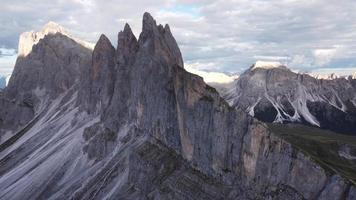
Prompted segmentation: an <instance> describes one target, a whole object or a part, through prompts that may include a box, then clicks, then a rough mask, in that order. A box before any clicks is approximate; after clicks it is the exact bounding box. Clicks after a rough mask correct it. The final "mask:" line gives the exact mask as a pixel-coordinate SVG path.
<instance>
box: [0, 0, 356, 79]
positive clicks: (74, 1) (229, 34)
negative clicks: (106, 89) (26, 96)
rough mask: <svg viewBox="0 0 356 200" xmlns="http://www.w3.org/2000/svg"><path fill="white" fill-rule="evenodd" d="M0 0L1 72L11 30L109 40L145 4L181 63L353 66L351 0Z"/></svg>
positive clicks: (9, 56)
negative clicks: (52, 25) (59, 30)
mask: <svg viewBox="0 0 356 200" xmlns="http://www.w3.org/2000/svg"><path fill="white" fill-rule="evenodd" d="M197 2H198V1H193V0H181V1H179V0H130V1H127V0H125V1H123V0H122V1H121V0H106V1H99V0H26V1H23V0H0V4H1V6H0V74H7V73H10V72H11V70H12V68H13V65H14V62H15V60H16V51H17V45H18V37H19V35H20V34H21V33H22V32H24V31H29V30H40V29H41V27H42V26H43V25H44V24H46V23H47V22H48V21H55V22H57V23H59V24H61V25H62V26H64V27H65V28H66V29H67V30H68V31H69V32H70V33H71V34H72V35H73V36H76V37H78V38H82V39H84V40H87V41H90V42H94V43H95V42H96V40H97V39H98V37H99V35H100V34H101V33H104V34H106V35H107V36H108V37H109V38H110V39H111V41H112V43H113V44H116V37H117V33H118V32H119V31H120V30H121V29H122V28H123V26H124V23H125V22H128V23H129V24H130V25H131V27H132V28H133V30H134V33H135V34H136V36H138V34H139V33H140V29H141V20H142V15H143V13H144V12H145V11H148V12H150V13H151V14H152V16H153V17H154V18H155V19H156V20H157V22H158V23H162V24H164V23H169V24H170V27H171V29H172V32H173V34H174V36H175V37H176V40H177V42H178V43H179V46H180V48H181V51H182V54H183V57H184V60H185V63H186V65H187V66H189V67H192V68H194V69H196V70H205V71H220V72H230V73H239V72H241V71H243V70H245V69H246V68H248V67H249V66H250V65H252V64H253V63H254V62H255V61H256V60H267V61H268V60H271V61H279V62H281V63H284V64H287V65H288V66H289V67H290V68H293V69H295V70H299V71H303V72H313V71H318V72H326V73H331V72H339V73H350V72H352V71H356V12H355V11H356V1H354V0H275V1H273V0H215V1H210V0H199V3H197Z"/></svg>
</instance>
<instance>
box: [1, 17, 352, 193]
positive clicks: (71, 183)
mask: <svg viewBox="0 0 356 200" xmlns="http://www.w3.org/2000/svg"><path fill="white" fill-rule="evenodd" d="M142 22H143V26H142V27H143V28H142V33H141V34H140V36H139V39H138V40H137V39H136V38H135V36H134V35H133V34H132V32H131V31H130V28H129V26H128V25H127V26H126V25H125V28H124V30H123V31H122V32H119V34H118V39H119V42H118V44H117V47H116V48H115V47H113V46H112V44H111V43H110V41H108V39H107V38H106V36H104V35H102V36H101V37H100V38H99V40H98V42H97V44H96V46H95V48H94V50H93V52H91V51H90V50H88V49H86V48H83V47H82V46H81V45H79V44H77V43H75V42H74V43H73V40H71V39H70V38H68V37H66V36H63V35H61V34H59V33H57V34H55V35H48V36H45V38H44V39H43V40H41V41H40V42H39V43H38V44H36V45H35V46H34V47H33V48H32V49H33V51H31V53H30V54H29V55H28V56H26V57H24V58H21V59H19V61H18V62H17V63H16V66H15V71H14V74H13V77H12V78H11V81H10V83H9V87H7V88H6V90H5V91H4V94H3V95H4V96H1V97H4V98H5V99H4V100H6V99H16V101H17V102H19V103H24V102H23V101H24V100H26V101H25V104H26V105H27V106H26V108H29V109H33V108H35V109H34V110H35V111H36V112H35V114H33V115H32V116H31V117H30V119H29V120H28V121H27V123H26V124H27V126H26V125H25V126H20V130H19V131H18V132H16V133H15V135H14V136H13V137H11V138H10V140H11V142H8V143H6V144H5V145H2V144H0V146H1V148H0V150H1V151H0V163H1V165H0V166H1V167H0V198H3V199H9V198H11V199H147V198H148V199H263V198H270V199H315V198H320V199H328V198H329V199H337V198H341V197H347V198H349V199H352V198H353V197H354V196H355V194H356V188H355V186H354V185H353V184H352V183H351V182H350V181H349V180H348V179H347V178H345V177H342V176H341V175H339V174H338V173H332V174H329V173H328V172H327V171H326V170H325V169H323V168H322V167H320V166H319V165H318V164H317V162H315V161H314V160H313V159H311V158H309V157H308V156H307V155H305V154H303V153H302V152H301V151H299V150H297V149H295V148H294V147H293V146H292V145H291V144H290V143H288V142H286V141H285V140H283V139H281V138H279V137H277V136H276V135H274V134H273V133H272V132H271V131H269V129H268V127H267V126H266V125H265V124H263V123H261V122H259V121H257V120H255V119H253V118H252V117H249V116H248V115H247V114H246V113H245V112H244V111H243V110H240V109H234V108H232V107H230V106H229V105H228V104H227V103H226V101H225V100H224V99H223V98H222V97H221V96H220V95H219V94H218V92H217V91H216V90H215V89H214V88H212V87H210V86H209V85H207V84H206V83H205V82H204V81H203V79H202V78H201V77H199V76H197V75H194V74H191V73H188V72H186V71H185V69H184V64H183V59H182V56H181V53H180V50H179V47H178V45H177V43H176V41H175V39H174V37H173V35H172V33H171V31H170V30H169V26H162V25H157V24H156V21H155V20H154V19H153V17H152V16H151V15H150V14H149V13H145V14H144V16H143V20H142ZM58 41H60V42H59V43H57V42H58ZM62 42H64V43H66V44H67V43H69V44H71V45H73V46H74V47H75V48H70V49H71V50H72V51H69V50H68V49H62V48H60V47H61V46H62V45H61V44H62ZM48 45H50V46H51V45H54V46H51V47H54V48H48ZM56 45H59V46H56ZM71 45H63V46H64V47H66V46H71ZM53 50H54V51H53ZM62 51H64V52H70V53H64V52H62ZM54 52H55V53H56V55H58V56H59V57H58V56H49V57H46V55H48V54H49V55H53V54H55V53H54ZM50 53H51V54H50ZM61 56H63V59H60V58H62V57H61ZM88 57H89V58H88ZM69 58H71V59H69ZM47 59H49V60H47ZM46 60H47V61H46ZM60 60H66V61H70V62H69V63H70V64H69V65H66V64H63V63H62V62H60ZM35 61H36V62H35ZM40 61H41V62H40ZM22 62H24V63H25V64H27V65H26V66H28V68H31V69H30V72H31V70H34V69H42V68H47V67H51V66H53V67H54V68H56V69H57V68H62V69H64V71H67V70H70V69H74V71H73V72H72V73H69V74H70V75H71V76H68V75H67V74H65V75H63V76H58V78H57V80H56V81H53V80H52V79H55V77H57V76H56V73H55V72H54V73H48V72H46V73H43V74H42V73H39V76H40V77H41V76H44V77H46V78H45V80H47V81H48V82H47V81H46V82H42V81H38V80H42V79H37V78H36V76H29V77H30V79H29V80H27V81H25V82H24V83H22V82H20V80H22V78H20V77H22V75H23V74H25V72H27V71H26V70H28V69H26V68H25V67H23V66H24V65H22V64H23V63H22ZM38 63H42V64H43V65H38ZM62 64H63V65H62ZM57 70H58V69H57ZM24 80H25V79H24ZM23 84H24V85H23ZM36 88H41V89H43V93H42V94H43V97H46V98H44V99H46V101H43V100H42V99H43V98H41V99H40V101H34V100H33V99H31V98H29V100H28V98H22V97H24V96H30V97H31V96H33V95H34V96H35V97H36V96H37V97H38V95H36V91H38V90H37V89H36ZM14 91H16V92H14ZM0 100H3V99H2V98H0ZM0 102H1V101H0ZM41 102H43V103H41ZM39 105H43V106H39ZM0 106H1V108H4V107H3V106H4V105H2V104H0ZM5 106H7V105H5ZM17 106H18V105H17V104H16V105H13V106H11V107H13V108H16V109H17V108H18V107H17ZM17 114H19V112H17ZM0 117H1V118H2V119H6V118H7V117H8V116H7V115H0ZM1 127H3V126H1ZM5 142H6V141H5ZM276 163H277V164H276Z"/></svg>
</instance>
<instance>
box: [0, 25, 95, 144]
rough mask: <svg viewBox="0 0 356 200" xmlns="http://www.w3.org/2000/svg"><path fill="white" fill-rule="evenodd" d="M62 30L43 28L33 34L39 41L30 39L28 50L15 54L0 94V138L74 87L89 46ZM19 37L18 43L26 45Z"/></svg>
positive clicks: (16, 129)
mask: <svg viewBox="0 0 356 200" xmlns="http://www.w3.org/2000/svg"><path fill="white" fill-rule="evenodd" d="M45 27H46V26H45ZM55 31H58V32H55ZM62 32H64V31H63V29H62V28H60V29H59V30H57V29H54V28H53V27H52V28H45V29H44V31H42V32H41V37H42V36H43V38H42V39H39V38H38V37H36V38H37V39H38V41H36V42H35V43H31V44H32V45H34V46H33V47H32V46H31V49H32V50H31V52H27V53H26V56H24V55H19V56H18V58H17V60H16V64H15V67H14V71H13V73H12V76H11V79H10V81H9V83H8V85H7V87H6V88H5V89H4V91H3V95H2V96H1V98H0V102H1V105H2V106H1V110H0V136H1V140H0V141H1V142H4V141H5V140H6V139H8V138H9V137H10V136H13V135H14V134H15V133H16V131H19V130H20V128H21V127H23V126H25V125H26V124H27V123H28V122H29V121H30V120H31V119H32V118H34V117H35V116H36V115H39V114H40V113H41V112H42V111H43V110H44V109H45V108H46V106H47V105H48V104H49V103H50V102H51V101H52V100H55V99H57V98H58V97H59V96H60V95H61V94H63V93H65V92H66V91H68V90H69V89H71V88H73V87H75V85H76V84H77V81H78V80H79V79H78V77H79V74H80V71H81V69H82V68H83V67H84V66H88V65H89V63H90V60H91V50H90V49H87V48H85V47H83V46H82V45H80V44H78V43H77V42H76V41H74V40H73V39H71V38H69V37H67V36H66V35H63V34H62ZM21 38H22V36H21V37H20V43H19V46H22V45H25V44H23V43H22V42H24V41H23V40H22V39H21ZM26 45H28V44H26Z"/></svg>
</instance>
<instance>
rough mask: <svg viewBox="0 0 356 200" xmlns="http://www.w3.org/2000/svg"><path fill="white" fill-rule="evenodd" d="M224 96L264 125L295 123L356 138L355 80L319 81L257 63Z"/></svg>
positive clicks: (279, 66) (270, 64)
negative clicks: (266, 123) (351, 135)
mask: <svg viewBox="0 0 356 200" xmlns="http://www.w3.org/2000/svg"><path fill="white" fill-rule="evenodd" d="M221 93H222V95H223V96H224V97H225V99H226V100H227V101H228V102H229V104H230V105H232V106H233V107H236V108H239V109H242V110H245V111H247V112H248V113H249V114H250V115H251V116H254V117H256V118H257V119H259V120H261V121H264V122H283V123H289V122H296V123H302V124H308V125H313V126H317V127H321V128H326V129H330V130H334V131H336V132H341V133H345V134H353V135H355V134H356V80H354V79H345V78H332V79H328V80H325V79H316V78H314V77H311V76H309V75H307V74H298V73H294V72H292V71H291V70H289V69H288V68H287V67H286V66H284V65H282V64H278V63H266V62H257V63H256V64H255V65H253V66H251V67H250V68H249V69H248V70H246V71H245V72H244V73H243V74H241V76H240V77H239V79H238V80H237V81H236V83H234V84H233V85H230V87H229V88H225V90H221Z"/></svg>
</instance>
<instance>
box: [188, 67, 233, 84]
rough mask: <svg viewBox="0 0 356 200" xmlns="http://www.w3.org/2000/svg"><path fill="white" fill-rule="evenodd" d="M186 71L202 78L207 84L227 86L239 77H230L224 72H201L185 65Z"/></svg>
mask: <svg viewBox="0 0 356 200" xmlns="http://www.w3.org/2000/svg"><path fill="white" fill-rule="evenodd" d="M185 69H186V70H187V71H188V72H190V73H193V74H196V75H198V76H201V77H202V78H203V79H204V81H205V82H206V83H220V84H227V83H231V82H233V81H234V80H235V79H236V78H238V76H237V75H229V74H226V73H222V72H209V71H204V70H199V69H196V68H195V67H194V66H192V65H188V64H186V65H185Z"/></svg>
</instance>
